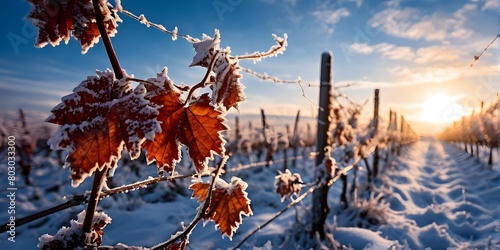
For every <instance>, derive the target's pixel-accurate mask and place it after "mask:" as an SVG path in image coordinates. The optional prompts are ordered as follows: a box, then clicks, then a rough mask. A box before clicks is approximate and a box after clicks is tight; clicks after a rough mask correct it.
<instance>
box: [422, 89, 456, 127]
mask: <svg viewBox="0 0 500 250" xmlns="http://www.w3.org/2000/svg"><path fill="white" fill-rule="evenodd" d="M458 98H459V97H452V96H449V95H448V94H445V93H439V94H436V95H433V96H431V97H429V98H428V99H427V100H426V101H425V102H424V103H423V104H422V112H421V114H420V117H421V119H422V120H423V121H426V122H431V123H451V122H453V121H456V120H458V119H460V117H462V116H463V115H464V114H465V109H464V107H463V106H461V105H459V104H458V103H457V99H458Z"/></svg>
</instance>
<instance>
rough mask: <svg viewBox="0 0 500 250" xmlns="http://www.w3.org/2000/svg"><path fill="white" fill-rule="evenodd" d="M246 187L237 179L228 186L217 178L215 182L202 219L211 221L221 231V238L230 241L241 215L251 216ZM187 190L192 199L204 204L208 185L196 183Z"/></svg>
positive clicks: (232, 180) (239, 222)
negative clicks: (189, 191) (225, 236)
mask: <svg viewBox="0 0 500 250" xmlns="http://www.w3.org/2000/svg"><path fill="white" fill-rule="evenodd" d="M247 186H248V185H247V184H246V183H245V182H244V181H243V180H241V179H240V178H238V177H232V178H231V183H229V184H228V183H226V182H225V181H224V180H222V179H219V178H218V179H217V180H216V182H215V185H214V189H213V191H212V198H211V201H210V205H209V207H208V209H207V211H206V213H205V215H204V216H203V218H204V219H211V220H213V221H214V222H215V225H216V226H217V227H218V228H219V229H220V230H221V234H222V236H224V235H227V236H228V237H229V238H230V239H231V238H232V237H233V233H234V232H236V230H237V229H238V227H239V225H240V224H241V221H242V219H241V215H242V214H243V215H246V216H250V215H252V209H251V207H250V199H248V194H247V192H246V191H245V189H246V188H247ZM189 188H190V189H192V190H193V195H192V197H194V198H196V199H197V200H198V202H204V201H205V200H206V199H207V195H208V192H209V188H210V184H208V183H203V182H197V183H194V184H192V185H191V186H190V187H189Z"/></svg>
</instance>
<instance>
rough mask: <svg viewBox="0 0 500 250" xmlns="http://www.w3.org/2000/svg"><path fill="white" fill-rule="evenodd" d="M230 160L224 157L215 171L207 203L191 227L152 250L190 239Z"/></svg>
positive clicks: (158, 249)
mask: <svg viewBox="0 0 500 250" xmlns="http://www.w3.org/2000/svg"><path fill="white" fill-rule="evenodd" d="M228 158H229V157H228V156H223V157H222V161H221V162H220V164H219V165H218V166H217V169H216V170H215V173H214V174H212V181H211V182H210V187H209V189H208V192H207V197H206V199H205V203H204V204H203V207H202V208H201V209H200V210H199V211H198V214H197V215H196V217H195V218H194V219H193V220H192V221H191V223H189V225H188V226H187V227H186V228H185V229H184V230H183V231H182V232H181V233H177V234H176V235H174V236H173V237H171V238H170V239H169V240H167V241H166V242H164V243H160V244H158V245H156V246H154V247H153V248H152V250H161V249H165V248H166V247H168V246H169V245H171V244H173V243H175V242H176V241H177V240H179V239H183V240H184V239H188V238H189V235H190V234H191V232H192V231H193V229H194V228H195V227H196V225H197V224H198V222H200V220H201V219H203V217H204V215H205V213H207V212H208V211H207V210H208V208H209V207H210V203H211V202H212V192H213V188H214V185H215V180H216V179H217V178H219V175H220V173H221V170H222V166H224V165H225V164H226V161H227V159H228Z"/></svg>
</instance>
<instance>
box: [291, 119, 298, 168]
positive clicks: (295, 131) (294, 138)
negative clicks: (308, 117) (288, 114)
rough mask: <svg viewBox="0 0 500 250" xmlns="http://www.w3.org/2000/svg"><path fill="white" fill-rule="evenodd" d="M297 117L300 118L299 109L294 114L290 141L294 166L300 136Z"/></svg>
mask: <svg viewBox="0 0 500 250" xmlns="http://www.w3.org/2000/svg"><path fill="white" fill-rule="evenodd" d="M299 118H300V109H299V111H297V116H295V123H294V124H293V134H292V139H291V140H290V143H293V144H291V145H292V148H293V160H292V165H293V166H295V164H296V163H297V153H298V149H299V146H300V138H299Z"/></svg>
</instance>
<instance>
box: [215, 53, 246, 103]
mask: <svg viewBox="0 0 500 250" xmlns="http://www.w3.org/2000/svg"><path fill="white" fill-rule="evenodd" d="M213 70H214V72H215V76H216V77H215V85H214V88H213V94H212V96H213V103H214V104H216V103H220V104H222V105H223V106H224V107H226V109H227V110H229V109H230V108H232V107H234V108H236V109H238V103H239V102H241V101H244V100H245V93H243V89H244V88H245V87H244V86H243V84H241V82H240V78H241V75H240V74H239V70H240V66H239V64H238V59H232V58H230V56H229V54H228V53H222V54H221V55H219V57H218V58H217V62H216V63H215V65H214V69H213Z"/></svg>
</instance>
